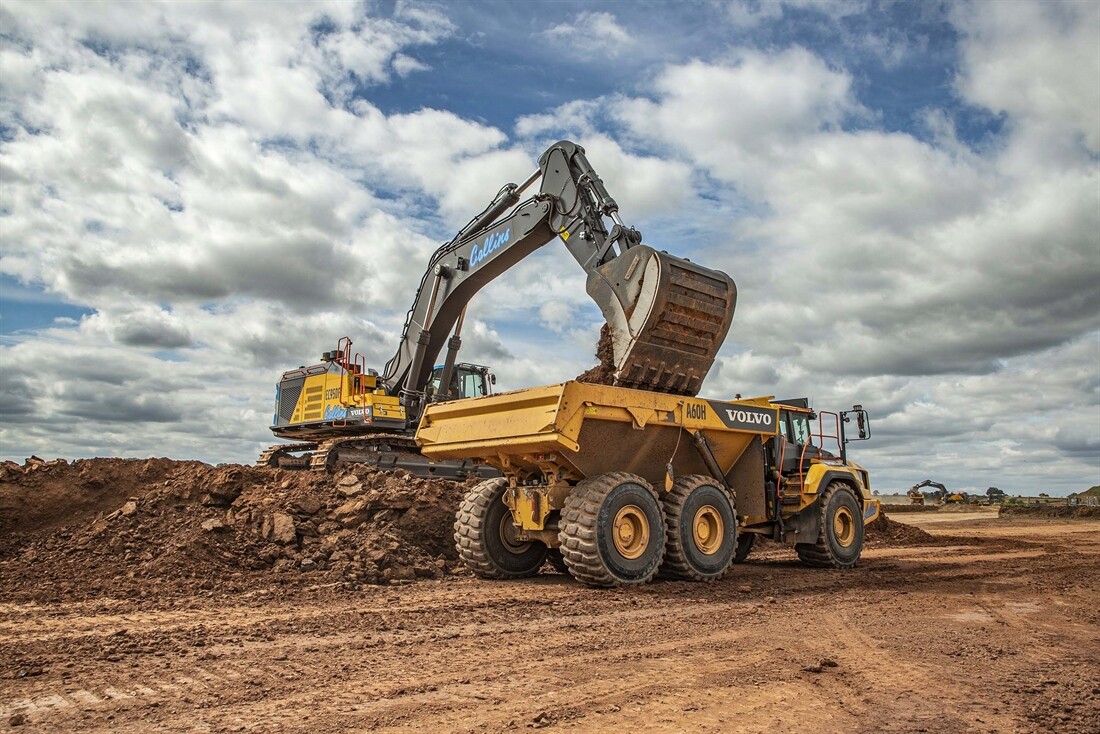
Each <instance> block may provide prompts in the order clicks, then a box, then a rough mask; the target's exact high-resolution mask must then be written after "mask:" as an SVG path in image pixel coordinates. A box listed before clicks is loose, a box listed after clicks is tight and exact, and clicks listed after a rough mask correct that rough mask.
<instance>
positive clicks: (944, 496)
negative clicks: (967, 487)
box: [906, 479, 969, 505]
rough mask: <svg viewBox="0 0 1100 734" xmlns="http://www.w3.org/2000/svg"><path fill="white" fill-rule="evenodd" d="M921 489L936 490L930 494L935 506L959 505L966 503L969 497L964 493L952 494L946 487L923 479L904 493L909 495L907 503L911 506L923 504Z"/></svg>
mask: <svg viewBox="0 0 1100 734" xmlns="http://www.w3.org/2000/svg"><path fill="white" fill-rule="evenodd" d="M921 487H935V488H936V490H935V491H934V492H932V493H931V495H932V498H933V500H935V502H936V504H937V505H942V504H948V503H950V504H961V503H963V502H966V501H967V498H968V497H969V495H968V494H967V493H966V492H952V491H951V490H949V489H948V488H947V487H945V486H943V485H942V484H940V483H939V482H933V481H932V480H931V479H925V480H924V481H923V482H918V483H916V484H914V485H913V486H912V487H910V488H909V491H908V492H906V494H907V495H909V503H910V504H913V505H923V504H924V493H923V492H921V491H920V490H921Z"/></svg>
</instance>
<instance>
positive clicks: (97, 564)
mask: <svg viewBox="0 0 1100 734" xmlns="http://www.w3.org/2000/svg"><path fill="white" fill-rule="evenodd" d="M465 491H466V486H465V485H463V484H459V483H456V482H450V481H444V480H423V479H417V478H415V477H412V476H411V475H409V474H407V473H405V472H396V473H385V472H379V471H374V470H371V469H369V468H365V467H361V468H360V467H357V468H354V470H351V471H345V472H341V473H337V474H335V475H324V474H315V473H311V472H293V471H287V470H281V469H272V468H268V467H254V466H238V465H222V466H217V467H212V466H209V465H206V464H202V463H200V462H195V461H172V460H169V459H148V460H133V459H88V460H79V461H74V462H72V463H71V464H70V463H68V462H66V461H64V460H58V461H53V462H44V461H42V460H40V459H35V458H32V459H29V460H28V461H27V462H26V463H25V464H24V465H22V466H20V465H18V464H15V463H13V462H6V463H4V464H2V465H0V534H2V537H0V576H2V577H3V578H4V579H5V582H6V585H7V586H8V588H9V589H17V588H24V589H25V590H27V592H28V593H29V594H31V595H32V596H33V597H35V598H41V599H42V600H47V599H50V598H56V597H60V596H64V597H65V598H72V597H73V596H74V595H78V596H80V595H83V594H84V593H88V594H94V593H105V592H107V593H117V594H119V595H129V594H131V593H141V594H142V595H144V594H145V593H156V592H157V590H158V588H159V587H161V586H166V587H172V586H181V585H182V586H184V587H187V588H188V589H194V588H199V589H215V588H222V587H225V586H230V587H234V586H240V587H242V588H244V587H247V586H249V585H250V584H249V577H252V576H255V575H257V574H258V575H264V576H267V577H271V578H274V579H276V580H279V579H282V580H285V581H291V580H292V579H293V577H295V576H301V575H302V572H312V573H310V574H309V576H310V579H311V583H317V582H323V581H324V580H325V579H327V580H329V581H332V582H336V583H344V584H347V585H350V586H353V587H354V586H357V585H359V584H378V583H398V582H404V581H412V580H414V579H417V578H438V577H441V576H442V575H444V574H445V573H449V572H453V571H454V570H456V568H457V565H456V562H457V556H456V554H455V551H454V543H453V539H452V534H453V529H452V524H453V522H454V508H455V507H456V506H457V504H458V502H459V500H460V499H461V496H462V495H463V494H464V493H465ZM132 579H148V582H147V583H141V584H135V583H134V582H133V581H132Z"/></svg>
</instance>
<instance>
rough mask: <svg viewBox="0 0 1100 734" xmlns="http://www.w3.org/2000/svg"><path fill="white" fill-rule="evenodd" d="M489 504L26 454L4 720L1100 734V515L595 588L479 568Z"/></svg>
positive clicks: (256, 474)
mask: <svg viewBox="0 0 1100 734" xmlns="http://www.w3.org/2000/svg"><path fill="white" fill-rule="evenodd" d="M464 490H465V488H464V487H462V486H461V485H457V484H453V483H449V482H421V481H419V480H415V479H411V478H408V477H406V476H403V475H400V476H399V475H385V474H377V473H371V472H362V473H357V474H338V475H336V476H329V477H325V476H320V475H311V474H306V473H291V472H286V471H282V472H280V471H278V470H271V469H258V468H254V467H241V466H221V467H209V466H205V465H203V464H198V463H195V462H171V461H168V460H162V459H154V460H149V461H131V462H124V461H121V460H93V461H89V462H74V463H72V464H64V463H56V464H52V465H50V464H46V463H37V462H31V463H29V464H27V465H26V466H24V467H18V466H13V465H4V467H3V468H2V469H0V517H2V518H3V520H2V521H3V523H4V525H3V528H4V532H3V533H2V537H0V590H2V593H0V728H2V727H4V726H9V727H11V728H12V730H22V731H35V732H70V731H86V732H132V733H138V732H141V733H144V732H193V731H196V732H197V731H202V732H318V731H323V732H334V731H374V730H387V731H423V730H429V731H505V730H512V729H527V728H547V729H570V730H573V731H602V730H608V729H619V730H623V729H625V730H638V731H657V732H673V731H704V732H709V731H713V732H718V731H746V732H764V731H767V732H779V733H783V732H792V733H793V732H796V731H797V732H802V731H821V732H834V731H836V732H839V731H845V732H880V731H884V732H948V733H951V732H1048V731H1058V732H1066V733H1068V734H1077V733H1083V732H1098V731H1100V728H1098V726H1097V722H1098V721H1100V687H1098V686H1100V684H1098V683H1097V681H1098V680H1100V641H1098V636H1097V634H1096V630H1097V629H1098V628H1100V604H1098V601H1100V579H1098V577H1097V574H1096V572H1095V569H1096V567H1097V562H1098V560H1100V521H1097V520H1092V519H1071V520H1047V519H1043V520H1034V519H1031V518H1025V517H1021V518H1009V519H996V518H995V517H994V515H993V513H986V514H984V515H982V516H981V517H976V516H974V515H972V514H961V515H955V516H949V517H944V516H928V515H924V514H918V515H914V516H911V517H906V522H905V523H900V522H898V521H896V520H893V519H890V518H884V519H883V520H881V521H878V522H876V523H875V524H874V525H873V526H872V527H870V528H869V529H868V535H867V539H868V543H867V547H866V550H865V552H864V559H863V561H862V562H861V564H860V565H859V566H858V567H857V568H856V569H854V570H851V571H848V572H830V571H823V570H820V569H811V568H807V567H804V566H802V565H800V564H798V563H797V561H796V560H795V559H794V556H793V553H792V552H791V551H790V549H788V548H786V547H783V546H780V545H777V544H771V543H768V544H762V545H761V547H760V548H759V549H758V550H757V551H755V552H754V553H753V555H752V556H750V558H749V561H748V562H747V563H744V564H741V565H739V566H737V567H736V568H735V569H734V570H733V571H732V572H731V573H730V574H729V575H728V576H727V577H726V578H725V579H723V580H722V581H720V582H717V583H715V584H709V585H703V584H689V583H679V582H661V583H655V584H651V585H647V586H645V587H641V588H628V589H611V590H595V589H589V588H585V587H582V586H580V585H578V584H576V583H575V582H573V581H572V580H571V579H569V578H568V577H565V576H562V575H559V574H556V573H552V572H550V571H549V569H546V570H544V574H543V575H541V576H539V577H537V578H535V579H530V580H525V581H520V582H496V583H494V582H487V581H480V580H477V579H474V578H472V577H470V576H469V575H468V574H466V573H465V572H464V571H462V570H461V569H460V568H458V567H457V566H456V565H455V564H454V554H453V550H452V549H451V547H450V544H451V539H450V520H451V513H452V512H453V505H454V503H455V502H456V501H457V499H458V497H459V496H460V495H461V493H462V492H463V491H464ZM131 503H132V504H131ZM277 516H278V517H280V519H279V520H278V521H276V520H275V518H276V517H277ZM288 522H289V524H288ZM328 523H332V524H328ZM337 525H338V526H339V527H337ZM276 526H278V527H276ZM314 532H316V535H314V534H313V533H314ZM334 556H335V558H334ZM307 561H309V562H307ZM389 569H401V570H400V571H399V572H398V575H394V574H395V572H394V571H393V570H389ZM418 569H419V570H418ZM387 570H389V574H388V575H387ZM413 578H416V579H418V581H417V582H416V583H413V582H412V579H413Z"/></svg>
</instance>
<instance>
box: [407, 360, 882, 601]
mask: <svg viewBox="0 0 1100 734" xmlns="http://www.w3.org/2000/svg"><path fill="white" fill-rule="evenodd" d="M859 412H860V414H861V415H860V425H861V426H863V425H864V423H865V420H866V415H865V414H863V413H862V410H860V411H859ZM834 415H835V414H834ZM792 416H797V417H799V418H801V419H806V420H808V419H809V418H810V417H811V416H814V414H813V413H812V411H810V410H809V409H807V408H804V407H799V406H795V405H787V404H782V403H777V402H774V401H772V400H771V399H770V398H750V399H740V400H732V401H717V400H707V399H704V398H694V397H687V396H680V395H668V394H663V393H654V392H646V391H639V390H631V389H626V388H620V387H609V386H603V385H591V384H585V383H579V382H566V383H561V384H557V385H548V386H544V387H536V388H530V389H526V390H519V391H515V392H510V393H504V394H500V395H494V396H490V397H484V398H476V399H472V400H460V401H455V402H450V403H441V404H437V405H432V406H429V407H428V409H427V410H426V412H425V414H424V417H423V419H422V420H421V423H420V427H419V430H418V431H417V443H418V444H419V445H420V446H421V451H422V452H423V453H424V455H426V456H428V457H430V458H432V459H435V460H441V459H451V460H454V459H468V460H476V461H481V462H484V463H486V464H488V465H490V466H493V467H496V468H497V469H499V470H500V471H501V472H502V473H503V475H504V477H503V478H497V479H490V480H487V481H486V482H483V483H482V484H479V485H478V486H477V487H475V488H474V489H473V490H472V491H471V492H470V494H469V495H468V496H467V497H466V499H465V501H464V502H463V505H462V507H461V508H460V510H459V513H458V517H457V520H456V525H455V527H456V543H457V545H458V549H459V554H460V556H461V557H462V558H463V560H464V561H465V562H466V564H467V565H468V566H469V567H470V568H471V569H472V570H474V572H475V573H477V574H478V575H481V576H484V577H488V578H516V577H522V576H528V575H531V574H533V573H536V572H537V571H538V568H539V566H541V565H542V563H543V562H544V561H545V560H546V559H547V558H549V559H550V560H551V561H552V562H554V563H555V565H558V566H560V567H563V568H565V569H567V570H568V571H569V572H571V573H572V574H573V575H574V576H576V577H577V578H578V579H580V580H582V581H584V582H586V583H590V584H593V585H601V586H608V585H618V584H628V583H644V582H646V581H649V580H650V579H652V578H653V577H654V575H655V574H656V573H657V572H658V571H659V570H660V571H661V572H662V573H663V575H669V576H674V577H679V578H687V579H693V580H704V581H705V580H713V579H716V578H720V577H721V576H722V575H723V574H725V573H726V571H727V570H728V569H729V566H730V564H731V563H733V562H734V561H735V560H736V559H737V558H738V556H739V555H740V556H741V557H743V556H744V555H747V552H748V548H751V543H752V539H753V538H754V537H755V536H756V535H765V536H768V537H771V538H773V539H776V540H780V541H784V542H787V543H791V544H793V545H795V547H796V549H797V550H798V552H799V556H800V558H802V560H803V561H805V562H807V563H810V564H813V565H825V566H834V567H847V566H851V565H854V564H855V562H856V561H857V560H858V558H859V554H860V551H861V548H862V541H863V527H864V525H865V524H866V523H867V522H870V521H871V520H873V519H874V518H875V517H877V515H878V511H879V510H878V502H877V501H875V500H873V499H872V498H871V493H870V487H869V481H868V476H867V472H866V471H865V470H864V469H863V468H862V467H860V466H859V465H857V464H854V463H852V462H848V461H846V460H845V459H844V458H842V457H843V456H844V453H845V452H844V450H843V445H844V440H845V439H844V438H843V431H842V430H840V429H841V427H842V424H841V419H839V418H838V420H837V423H836V425H837V428H838V430H837V432H836V436H835V439H836V440H837V443H838V447H839V451H838V453H839V456H837V455H833V454H829V453H827V452H823V451H821V447H820V446H815V445H814V444H813V443H812V442H804V443H802V444H801V445H799V444H795V443H787V442H786V440H785V439H784V433H785V430H784V429H783V428H782V426H784V425H791V424H790V423H787V421H790V420H792ZM844 417H845V418H846V417H847V415H846V414H845V416H844ZM823 433H824V432H823V431H819V435H822V434H823ZM819 443H820V441H819ZM796 453H797V454H798V455H797V456H795V455H794V454H796Z"/></svg>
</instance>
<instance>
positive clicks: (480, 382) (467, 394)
mask: <svg viewBox="0 0 1100 734" xmlns="http://www.w3.org/2000/svg"><path fill="white" fill-rule="evenodd" d="M484 394H485V380H484V378H483V377H482V376H481V373H480V372H473V371H470V370H462V397H464V398H476V397H481V396H482V395H484Z"/></svg>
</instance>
